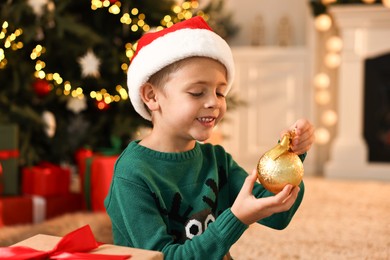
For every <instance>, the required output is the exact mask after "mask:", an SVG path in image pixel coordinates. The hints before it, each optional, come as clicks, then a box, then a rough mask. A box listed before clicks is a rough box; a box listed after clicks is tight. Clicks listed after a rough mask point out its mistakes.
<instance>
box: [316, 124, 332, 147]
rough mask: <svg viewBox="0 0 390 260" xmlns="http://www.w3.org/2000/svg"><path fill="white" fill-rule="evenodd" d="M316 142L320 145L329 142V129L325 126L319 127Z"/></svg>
mask: <svg viewBox="0 0 390 260" xmlns="http://www.w3.org/2000/svg"><path fill="white" fill-rule="evenodd" d="M314 134H315V138H316V139H315V142H316V143H317V144H320V145H324V144H327V143H329V141H330V133H329V130H328V129H326V128H324V127H319V128H317V129H316V130H315V132H314Z"/></svg>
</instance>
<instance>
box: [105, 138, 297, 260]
mask: <svg viewBox="0 0 390 260" xmlns="http://www.w3.org/2000/svg"><path fill="white" fill-rule="evenodd" d="M247 176H248V175H247V173H246V171H245V170H244V169H242V168H241V167H240V166H238V164H237V163H236V162H235V161H234V160H233V159H232V157H231V155H230V154H228V153H227V152H226V151H225V150H224V149H223V148H222V147H221V146H218V145H217V146H213V145H210V144H200V143H196V145H195V148H194V149H192V150H191V151H187V152H183V153H161V152H157V151H154V150H151V149H148V148H146V147H143V146H141V145H139V144H138V141H134V142H131V143H130V144H129V145H128V147H127V148H126V149H125V150H124V151H123V153H122V154H121V155H120V156H119V158H118V160H117V162H116V164H115V170H114V176H113V179H112V183H111V187H110V190H109V193H108V195H107V197H106V199H105V206H106V209H107V213H108V214H109V216H110V218H111V221H112V230H113V236H114V243H115V244H116V245H121V246H129V247H136V248H143V249H149V250H156V251H161V252H163V254H164V256H165V258H166V259H222V258H223V256H224V255H225V254H226V253H228V251H229V249H230V247H231V246H232V245H233V244H234V243H235V242H236V241H237V240H238V239H239V238H240V236H241V235H242V234H243V232H244V231H245V230H246V229H247V227H248V226H247V225H245V224H243V223H242V222H241V221H240V220H239V219H237V218H236V217H235V216H234V215H233V213H232V212H231V210H230V207H231V206H232V204H233V202H234V200H235V198H236V196H237V195H238V193H239V191H240V189H241V186H242V185H243V183H244V180H245V178H246V177H247ZM300 187H301V190H300V194H299V196H298V199H297V200H296V202H295V204H294V205H293V207H292V208H291V209H290V210H289V211H286V212H282V213H277V214H274V215H272V216H270V217H268V218H265V219H263V220H261V221H260V222H259V223H260V224H263V225H265V226H268V227H271V228H275V229H283V228H285V227H286V226H287V225H288V223H289V222H290V220H291V219H292V217H293V215H294V213H295V212H296V210H297V209H298V207H299V205H300V203H301V201H302V197H303V193H304V185H303V182H302V183H301V184H300ZM253 194H254V195H255V196H256V197H258V198H260V197H267V196H272V195H273V194H272V193H270V192H268V191H267V190H265V189H264V187H262V186H261V185H260V184H258V183H256V184H255V187H254V189H253Z"/></svg>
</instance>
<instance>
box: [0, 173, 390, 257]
mask: <svg viewBox="0 0 390 260" xmlns="http://www.w3.org/2000/svg"><path fill="white" fill-rule="evenodd" d="M389 174H390V173H389ZM305 183H306V195H305V198H304V201H303V203H302V205H301V208H300V209H299V210H298V212H297V214H296V216H295V218H294V219H293V221H292V222H291V224H290V225H289V226H288V227H287V228H286V229H285V230H282V231H276V230H272V229H269V228H266V227H263V226H260V225H252V226H251V227H250V228H249V229H248V230H247V231H246V232H245V233H244V235H243V236H242V237H241V239H240V240H239V241H238V242H237V243H236V244H235V245H234V246H233V247H232V249H231V253H232V255H233V256H234V258H235V259H238V260H241V259H245V260H250V259H310V260H311V259H390V182H375V181H344V180H329V179H322V178H314V177H307V178H305ZM85 224H90V226H91V228H92V230H93V232H94V234H95V236H96V239H97V240H99V241H101V242H106V243H111V242H112V236H111V232H110V222H109V219H108V217H107V216H106V215H105V214H92V213H77V214H72V215H65V216H63V217H60V218H57V219H52V220H49V221H46V222H45V223H42V224H38V225H34V226H17V227H3V228H0V246H7V245H10V244H13V243H15V242H17V241H20V240H23V239H25V238H27V237H30V236H33V235H34V234H37V233H44V234H51V235H59V236H62V235H64V234H66V233H68V232H70V231H72V230H74V229H75V228H77V227H80V226H83V225H85Z"/></svg>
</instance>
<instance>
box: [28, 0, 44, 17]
mask: <svg viewBox="0 0 390 260" xmlns="http://www.w3.org/2000/svg"><path fill="white" fill-rule="evenodd" d="M48 1H49V0H28V1H27V4H28V5H29V6H30V7H31V8H32V10H33V12H34V14H35V15H36V16H39V17H41V16H42V14H43V12H44V7H45V5H47V3H48Z"/></svg>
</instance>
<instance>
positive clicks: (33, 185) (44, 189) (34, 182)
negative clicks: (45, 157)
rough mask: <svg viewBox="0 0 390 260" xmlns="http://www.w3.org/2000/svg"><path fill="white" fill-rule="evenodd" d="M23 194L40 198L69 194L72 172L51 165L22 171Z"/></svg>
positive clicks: (43, 164)
mask: <svg viewBox="0 0 390 260" xmlns="http://www.w3.org/2000/svg"><path fill="white" fill-rule="evenodd" d="M22 183H23V184H22V191H23V194H32V195H40V196H53V195H66V194H69V186H70V170H69V169H65V168H61V167H59V166H57V165H54V164H51V163H42V164H40V165H38V166H33V167H26V168H23V169H22Z"/></svg>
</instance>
